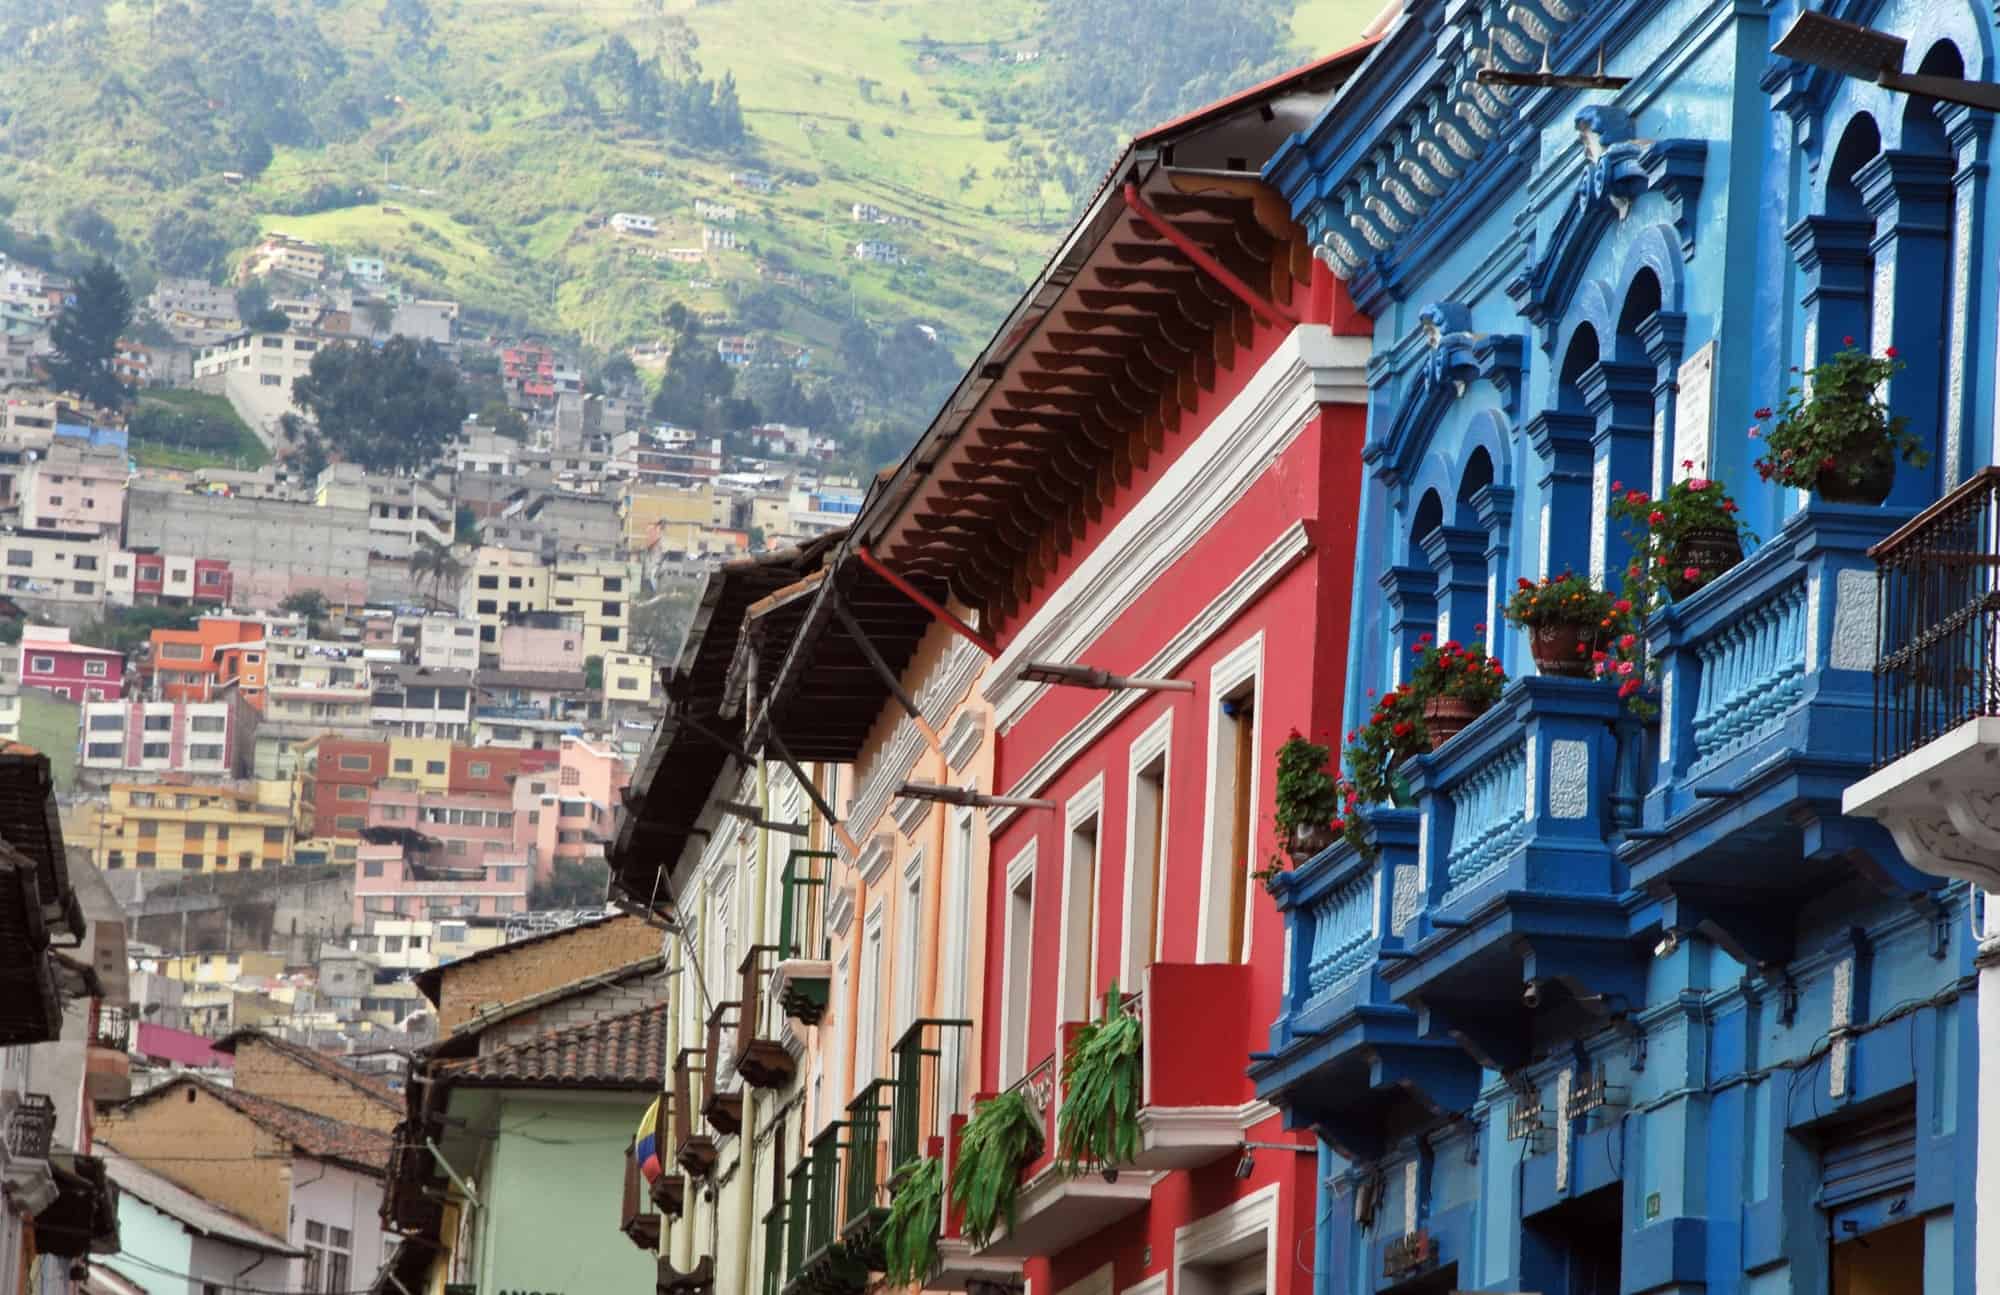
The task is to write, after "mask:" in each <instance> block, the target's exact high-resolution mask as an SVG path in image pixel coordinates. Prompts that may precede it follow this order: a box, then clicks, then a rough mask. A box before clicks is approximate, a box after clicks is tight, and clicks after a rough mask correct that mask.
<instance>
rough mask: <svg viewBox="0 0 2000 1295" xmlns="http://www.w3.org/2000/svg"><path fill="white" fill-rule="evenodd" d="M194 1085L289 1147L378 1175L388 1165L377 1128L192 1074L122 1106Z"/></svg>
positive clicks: (384, 1137) (385, 1137) (386, 1142)
mask: <svg viewBox="0 0 2000 1295" xmlns="http://www.w3.org/2000/svg"><path fill="white" fill-rule="evenodd" d="M190 1084H191V1085H193V1086H194V1087H196V1088H199V1089H201V1090H202V1091H203V1092H205V1093H207V1094H208V1095H209V1096H210V1097H213V1098H214V1099H215V1100H216V1101H218V1102H221V1103H223V1104H224V1105H225V1106H229V1107H232V1108H233V1109H235V1110H237V1111H239V1112H241V1113H242V1114H243V1115H245V1116H247V1117H249V1118H250V1119H251V1120H253V1121H255V1122H256V1123H257V1125H258V1126H259V1127H261V1128H263V1129H265V1130H267V1131H268V1132H271V1133H274V1134H276V1135H277V1136H279V1137H281V1138H283V1139H285V1140H286V1141H287V1142H290V1143H291V1144H292V1146H293V1147H295V1148H297V1149H298V1150H299V1151H302V1152H304V1153H305V1154H306V1155H309V1156H312V1157H313V1158H314V1159H317V1160H332V1161H337V1162H339V1163H340V1164H344V1165H349V1166H352V1167H353V1168H356V1169H361V1170H364V1171H366V1172H368V1173H373V1174H380V1173H382V1172H384V1171H385V1170H387V1168H388V1167H389V1144H390V1138H389V1135H388V1134H386V1133H383V1132H381V1131H379V1130H376V1129H369V1128H363V1127H362V1126H361V1125H359V1124H348V1123H345V1122H343V1121H341V1120H335V1119H330V1118H328V1117H327V1116H324V1115H316V1114H314V1113H313V1112H311V1111H308V1110H302V1109H300V1108H299V1107H297V1106H288V1105H286V1104H285V1103H283V1102H275V1101H272V1100H271V1099H270V1098H268V1097H253V1096H251V1095H250V1094H249V1093H242V1092H238V1091H236V1090H235V1089H234V1088H224V1087H223V1086H222V1085H220V1084H212V1083H210V1082H209V1081H207V1080H206V1079H202V1078H200V1077H198V1076H195V1075H187V1076H183V1077H182V1078H179V1079H176V1080H173V1081H172V1082H170V1083H165V1084H161V1085H160V1086H159V1087H158V1088H155V1089H152V1090H150V1091H148V1092H146V1093H145V1094H143V1095H142V1096H139V1097H135V1098H133V1099H132V1100H131V1101H129V1102H127V1103H125V1106H126V1107H127V1108H129V1107H134V1106H139V1105H141V1104H143V1103H146V1102H152V1101H157V1100H160V1099H161V1098H163V1097H165V1096H166V1095H167V1094H169V1093H178V1092H180V1091H181V1090H182V1088H183V1086H184V1085H190Z"/></svg>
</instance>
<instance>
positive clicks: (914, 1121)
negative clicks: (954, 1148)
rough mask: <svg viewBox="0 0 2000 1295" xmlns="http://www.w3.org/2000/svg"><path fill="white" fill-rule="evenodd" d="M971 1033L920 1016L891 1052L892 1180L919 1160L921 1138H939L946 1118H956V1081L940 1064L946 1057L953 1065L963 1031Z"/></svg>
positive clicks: (958, 1023) (965, 1025) (962, 1024)
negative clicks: (893, 1082)
mask: <svg viewBox="0 0 2000 1295" xmlns="http://www.w3.org/2000/svg"><path fill="white" fill-rule="evenodd" d="M971 1028H972V1022H971V1021H966V1020H948V1019H944V1018H941V1017H928V1016H927V1017H920V1018H918V1019H917V1020H914V1021H912V1022H910V1028H909V1029H907V1030H905V1031H903V1037H902V1038H900V1039H897V1040H896V1046H895V1047H894V1049H893V1050H892V1051H893V1053H894V1055H895V1059H896V1111H895V1118H894V1120H893V1122H892V1125H891V1128H890V1135H889V1173H890V1176H891V1177H893V1176H895V1175H896V1174H900V1173H902V1172H903V1170H905V1169H907V1168H909V1167H910V1166H911V1165H913V1164H915V1163H916V1162H917V1161H918V1160H919V1159H921V1158H922V1156H923V1154H924V1138H925V1137H926V1136H927V1135H932V1134H942V1133H943V1132H944V1131H945V1129H946V1128H947V1127H948V1126H949V1124H950V1122H951V1117H952V1116H954V1115H956V1114H958V1110H959V1094H958V1089H959V1087H960V1084H959V1082H958V1076H957V1075H955V1074H950V1075H948V1074H946V1073H945V1065H944V1063H945V1059H946V1057H947V1056H948V1055H949V1056H951V1057H952V1058H953V1059H954V1060H956V1059H957V1058H958V1057H961V1056H963V1051H962V1049H963V1046H964V1036H965V1032H966V1031H969V1030H970V1029H971ZM926 1072H928V1073H926ZM926 1114H928V1116H929V1119H928V1120H926V1119H925V1116H926Z"/></svg>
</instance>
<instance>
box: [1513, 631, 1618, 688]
mask: <svg viewBox="0 0 2000 1295" xmlns="http://www.w3.org/2000/svg"><path fill="white" fill-rule="evenodd" d="M1600 632H1601V631H1600V629H1599V628H1598V627H1597V626H1596V625H1589V624H1579V623H1577V622H1574V621H1542V622H1540V623H1538V624H1534V625H1530V626H1528V648H1529V650H1530V651H1532V652H1533V653H1534V654H1535V669H1536V670H1537V671H1539V672H1540V673H1542V674H1545V675H1560V676H1563V677H1565V678H1570V679H1584V678H1588V677H1589V675H1590V651H1591V649H1592V648H1593V647H1595V646H1596V644H1597V636H1598V634H1599V633H1600Z"/></svg>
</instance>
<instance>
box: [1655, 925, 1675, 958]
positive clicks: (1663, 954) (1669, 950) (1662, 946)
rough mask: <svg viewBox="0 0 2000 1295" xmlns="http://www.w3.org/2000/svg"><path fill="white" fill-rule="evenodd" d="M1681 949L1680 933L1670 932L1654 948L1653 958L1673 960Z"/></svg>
mask: <svg viewBox="0 0 2000 1295" xmlns="http://www.w3.org/2000/svg"><path fill="white" fill-rule="evenodd" d="M1680 947H1681V937H1680V932H1678V931H1671V930H1670V931H1668V932H1667V933H1666V934H1665V935H1663V936H1661V937H1660V942H1659V943H1658V944H1656V945H1654V946H1653V956H1654V957H1656V958H1671V957H1673V956H1674V953H1675V951H1676V950H1678V949H1679V948H1680Z"/></svg>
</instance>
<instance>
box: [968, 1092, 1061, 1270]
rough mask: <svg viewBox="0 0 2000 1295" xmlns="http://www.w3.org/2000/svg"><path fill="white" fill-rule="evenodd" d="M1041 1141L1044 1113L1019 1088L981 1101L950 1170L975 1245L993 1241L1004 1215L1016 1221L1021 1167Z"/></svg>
mask: <svg viewBox="0 0 2000 1295" xmlns="http://www.w3.org/2000/svg"><path fill="white" fill-rule="evenodd" d="M1042 1140H1043V1133H1042V1117H1041V1115H1040V1114H1039V1113H1037V1112H1036V1110H1035V1108H1034V1107H1033V1106H1030V1105H1029V1104H1028V1098H1027V1095H1026V1094H1025V1093H1023V1092H1021V1090H1020V1089H1018V1088H1016V1089H1009V1090H1008V1091H1007V1092H1004V1093H1001V1094H1000V1095H999V1096H997V1097H995V1098H992V1099H991V1100H989V1101H987V1102H984V1103H982V1104H981V1105H980V1107H979V1109H978V1110H976V1111H974V1112H973V1113H972V1118H971V1119H970V1120H967V1121H966V1124H965V1131H964V1132H963V1133H962V1134H960V1135H959V1141H958V1162H957V1163H956V1164H954V1165H953V1166H952V1170H951V1202H952V1204H953V1205H955V1206H956V1207H957V1208H958V1209H959V1211H960V1213H961V1214H962V1216H963V1218H964V1223H965V1235H966V1239H968V1240H969V1241H971V1242H972V1243H973V1244H974V1245H976V1246H983V1245H985V1244H986V1243H987V1242H989V1241H991V1240H992V1239H993V1232H994V1229H995V1228H997V1227H998V1226H999V1225H1000V1222H1001V1220H1002V1219H1005V1220H1006V1221H1007V1223H1008V1224H1009V1225H1010V1226H1011V1225H1012V1224H1013V1221H1014V1198H1015V1196H1016V1194H1017V1193H1018V1192H1019V1191H1020V1186H1021V1182H1020V1173H1021V1166H1022V1165H1024V1164H1026V1163H1028V1161H1030V1160H1033V1159H1034V1158H1035V1157H1036V1156H1037V1155H1038V1154H1040V1152H1041V1147H1042Z"/></svg>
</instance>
